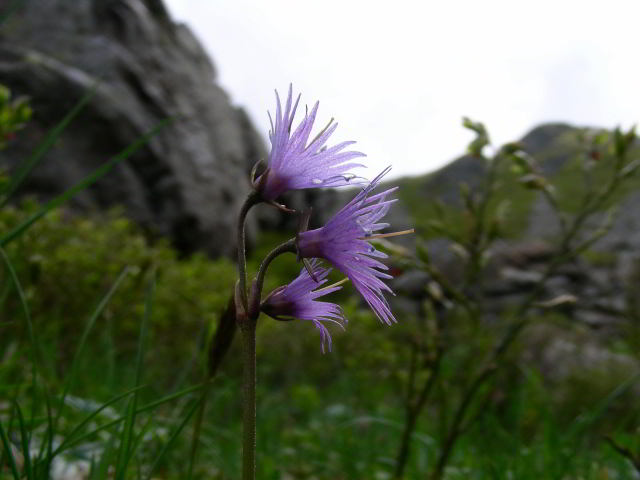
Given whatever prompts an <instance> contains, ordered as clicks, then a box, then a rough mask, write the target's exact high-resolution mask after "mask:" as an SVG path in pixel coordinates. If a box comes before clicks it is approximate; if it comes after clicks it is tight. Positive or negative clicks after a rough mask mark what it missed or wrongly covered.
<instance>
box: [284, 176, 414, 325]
mask: <svg viewBox="0 0 640 480" xmlns="http://www.w3.org/2000/svg"><path fill="white" fill-rule="evenodd" d="M389 170H390V168H387V169H386V170H384V171H383V172H382V173H381V174H380V175H378V176H377V177H376V178H375V179H374V180H373V181H372V182H371V183H370V184H369V185H368V186H367V187H366V188H364V189H363V190H361V191H360V192H359V193H358V194H357V195H356V196H355V198H354V199H353V200H351V201H350V202H349V203H348V204H347V205H345V206H344V207H343V208H342V209H341V210H340V211H339V212H338V213H337V214H336V215H334V216H333V218H331V219H330V220H329V221H328V222H327V223H326V224H325V225H324V226H323V227H321V228H317V229H315V230H309V231H303V232H300V233H299V234H298V238H297V249H298V256H299V257H300V258H302V259H304V258H324V259H326V260H328V261H329V262H331V263H332V264H333V266H335V267H336V268H337V269H338V270H340V271H341V272H342V273H344V274H345V275H346V276H347V277H348V278H349V279H350V280H351V282H352V283H353V285H354V286H355V287H356V289H357V290H358V292H360V294H361V295H362V297H363V298H364V299H365V301H366V302H367V303H368V304H369V306H370V307H371V308H372V309H373V311H374V312H375V314H376V315H377V317H378V318H379V319H380V320H381V321H383V322H385V323H387V324H391V323H393V322H395V321H396V319H395V318H394V316H393V314H392V313H391V309H390V308H389V304H388V303H387V300H386V299H385V298H384V295H383V292H384V291H387V292H389V293H391V294H393V292H392V291H391V289H390V288H389V287H388V286H387V285H386V284H385V283H384V282H383V280H385V279H390V278H392V277H391V275H389V274H387V273H385V270H387V269H388V268H387V266H386V265H384V264H383V263H381V262H380V261H378V260H376V258H386V257H387V255H386V254H385V253H383V252H380V251H378V250H376V248H375V247H374V246H373V245H371V243H369V241H370V240H373V239H374V238H381V237H388V236H394V235H401V234H404V233H410V232H412V230H409V231H405V232H394V233H386V234H380V233H376V232H379V231H380V230H382V229H384V228H386V227H388V226H389V224H388V223H380V220H381V219H382V217H384V216H385V215H386V213H387V211H388V210H389V208H390V207H391V204H392V203H393V202H395V201H396V200H395V199H388V197H389V195H390V194H391V193H393V192H394V191H395V190H396V188H390V189H388V190H385V191H384V192H382V193H378V194H375V195H371V193H372V191H373V190H374V188H375V187H376V186H377V184H378V183H379V182H380V180H381V179H382V177H383V176H384V175H386V174H387V172H388V171H389Z"/></svg>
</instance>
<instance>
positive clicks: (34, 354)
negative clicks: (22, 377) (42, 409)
mask: <svg viewBox="0 0 640 480" xmlns="http://www.w3.org/2000/svg"><path fill="white" fill-rule="evenodd" d="M0 257H2V261H3V263H4V266H5V268H6V270H7V271H8V272H9V277H10V278H11V282H12V283H13V286H14V288H15V289H16V292H17V294H18V299H19V300H20V306H21V308H22V312H23V314H24V318H25V321H26V323H27V334H28V336H29V343H30V344H31V383H32V385H31V388H32V392H33V409H32V411H31V420H30V424H31V428H30V431H32V430H33V422H34V418H35V414H36V410H37V407H36V405H37V392H38V389H37V377H38V371H39V365H40V361H39V346H38V343H37V340H36V336H35V333H34V329H33V321H32V319H31V311H30V310H29V305H28V304H27V297H26V295H25V293H24V289H23V288H22V284H21V283H20V280H19V279H18V275H17V273H16V269H15V268H14V266H13V263H12V262H11V260H10V259H9V256H8V255H7V252H5V250H4V249H3V248H2V247H0ZM45 396H46V397H47V400H48V392H47V391H46V389H45Z"/></svg>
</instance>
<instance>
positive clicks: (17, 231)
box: [0, 119, 171, 247]
mask: <svg viewBox="0 0 640 480" xmlns="http://www.w3.org/2000/svg"><path fill="white" fill-rule="evenodd" d="M170 121H171V119H166V120H163V121H162V122H160V123H159V124H158V125H156V126H155V127H154V128H153V129H151V131H149V132H148V133H147V134H145V135H143V136H142V137H140V138H139V139H138V140H136V141H135V142H134V143H132V144H131V145H129V146H128V147H127V148H125V149H124V150H122V151H121V152H120V153H118V154H117V155H116V156H115V157H113V158H112V159H111V160H109V161H107V162H106V163H105V164H104V165H102V166H100V167H98V168H97V169H96V170H94V171H93V172H92V173H91V174H90V175H88V176H87V177H85V178H84V179H83V180H81V181H80V182H78V183H77V184H75V185H74V186H73V187H71V188H69V189H68V190H66V191H65V192H63V193H61V194H60V195H58V196H57V197H55V198H53V199H51V200H49V201H48V202H47V203H45V204H44V205H43V206H42V207H41V208H40V209H39V210H38V211H37V212H35V213H34V214H33V215H31V216H30V217H29V218H27V219H26V220H25V221H23V222H22V223H21V224H20V225H18V226H16V227H15V228H13V229H12V230H11V231H9V232H7V233H5V234H4V235H2V236H1V237H0V246H1V247H4V246H5V245H6V244H7V243H9V242H11V241H12V240H15V239H16V238H18V237H19V236H20V235H22V234H23V233H24V232H25V231H26V230H27V229H28V228H29V227H31V225H33V224H34V223H35V222H36V221H38V220H39V219H40V218H42V217H43V216H45V215H46V214H47V213H49V212H50V211H51V210H53V209H54V208H56V207H59V206H60V205H62V204H63V203H65V202H66V201H67V200H69V199H70V198H72V197H73V196H74V195H75V194H76V193H78V192H81V191H82V190H84V189H86V188H87V187H89V186H91V185H93V184H94V183H96V182H97V181H98V180H99V179H100V178H102V177H103V176H104V175H105V174H107V173H108V172H109V171H110V170H111V169H112V168H113V167H115V166H116V165H117V164H118V163H120V162H121V161H123V160H125V159H127V158H128V157H130V156H131V155H133V154H134V153H135V152H137V151H138V150H139V149H140V148H142V146H144V145H145V144H146V143H147V142H148V141H149V140H150V139H151V138H152V137H153V136H154V135H156V134H157V133H158V132H159V131H160V130H161V129H162V128H164V127H165V126H166V125H167V124H168V123H169V122H170Z"/></svg>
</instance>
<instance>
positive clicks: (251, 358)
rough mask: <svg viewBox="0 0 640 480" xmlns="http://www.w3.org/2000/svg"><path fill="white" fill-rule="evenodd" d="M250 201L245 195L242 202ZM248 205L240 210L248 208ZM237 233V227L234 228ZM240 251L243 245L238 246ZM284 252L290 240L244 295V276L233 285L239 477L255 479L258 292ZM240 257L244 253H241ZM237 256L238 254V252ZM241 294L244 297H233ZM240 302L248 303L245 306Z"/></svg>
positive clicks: (266, 263) (292, 245)
mask: <svg viewBox="0 0 640 480" xmlns="http://www.w3.org/2000/svg"><path fill="white" fill-rule="evenodd" d="M249 203H250V199H247V202H245V206H246V205H248V204H249ZM249 208H250V206H249V207H247V208H246V209H245V207H244V206H243V209H242V211H243V213H244V214H245V215H246V212H247V211H248V210H249ZM238 232H239V233H240V229H238ZM239 251H242V252H244V249H242V250H239ZM286 252H295V242H294V240H293V239H292V240H289V241H288V242H285V243H283V244H282V245H280V246H279V247H276V248H275V249H273V250H272V251H271V252H270V253H269V254H268V255H267V256H266V257H265V259H264V260H263V261H262V264H261V265H260V270H259V272H258V276H257V278H256V280H255V282H254V285H253V286H252V288H251V295H250V298H249V299H248V301H247V298H246V287H245V286H244V285H246V279H245V281H244V285H243V282H242V279H243V277H242V276H240V280H239V281H238V286H237V289H236V322H237V324H238V326H239V327H240V331H241V332H242V363H243V365H242V370H243V375H242V377H243V379H242V384H243V387H242V403H243V413H242V420H243V425H242V427H243V431H242V480H255V478H256V325H257V320H258V316H259V315H260V296H261V294H262V286H263V284H264V276H265V274H266V272H267V268H268V267H269V264H270V263H271V262H272V261H273V259H274V258H276V257H277V256H278V255H280V254H282V253H286ZM242 257H243V258H242V259H243V260H244V255H242ZM238 259H240V255H238ZM239 264H240V262H238V274H239V275H240V274H241V273H240V272H242V275H246V272H245V266H244V265H243V266H242V268H241V267H240V265H239ZM243 294H244V295H245V297H244V299H242V298H237V297H242V295H243ZM243 305H248V308H245V307H244V306H243Z"/></svg>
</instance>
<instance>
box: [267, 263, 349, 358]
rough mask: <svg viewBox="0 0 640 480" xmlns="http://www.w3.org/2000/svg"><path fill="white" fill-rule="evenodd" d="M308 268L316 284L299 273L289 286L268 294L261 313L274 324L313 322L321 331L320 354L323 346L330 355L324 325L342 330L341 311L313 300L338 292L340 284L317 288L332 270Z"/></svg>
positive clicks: (331, 305)
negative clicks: (277, 321)
mask: <svg viewBox="0 0 640 480" xmlns="http://www.w3.org/2000/svg"><path fill="white" fill-rule="evenodd" d="M311 268H312V273H313V276H314V277H315V280H314V279H313V278H311V276H310V275H309V273H308V272H307V271H306V269H304V268H303V269H302V271H301V272H300V275H298V277H297V278H296V279H295V280H293V281H292V282H291V283H289V284H288V285H283V286H281V287H278V288H276V289H275V290H274V291H273V292H271V293H270V294H269V295H268V296H267V298H266V299H265V300H264V301H263V302H262V305H261V306H260V308H261V310H262V311H263V312H264V313H266V314H267V315H269V316H270V317H272V318H275V319H276V320H292V319H294V318H297V319H299V320H309V321H312V322H313V324H314V325H315V327H316V328H317V329H318V330H319V331H320V337H321V339H322V351H323V352H324V347H325V345H327V346H328V348H329V351H331V335H330V334H329V330H327V327H326V326H325V325H324V322H331V323H336V324H338V325H340V326H341V327H342V326H343V325H342V324H343V322H345V321H346V320H345V318H344V315H343V313H342V308H340V307H339V306H338V305H336V304H335V303H330V302H319V301H317V300H316V299H317V298H319V297H322V296H323V295H327V294H329V293H332V292H335V291H337V290H340V289H341V288H342V287H340V286H339V284H334V285H330V286H328V287H323V288H318V287H320V286H321V285H323V284H325V283H326V282H327V275H329V272H330V271H331V269H329V268H322V267H320V266H319V264H318V262H316V261H313V262H311Z"/></svg>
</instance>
